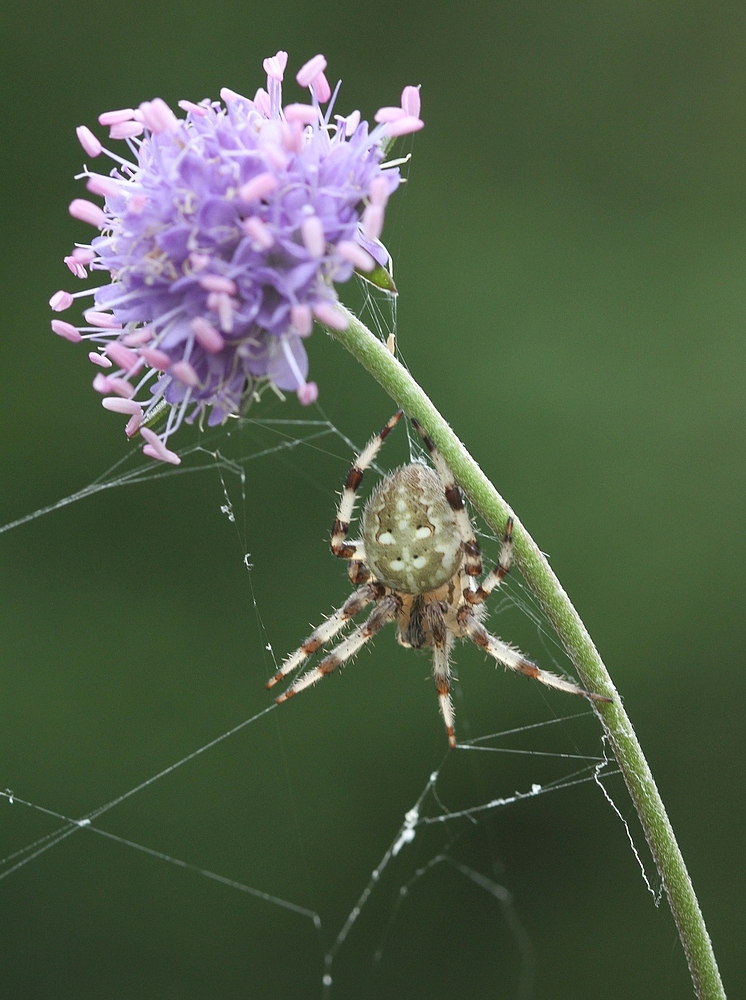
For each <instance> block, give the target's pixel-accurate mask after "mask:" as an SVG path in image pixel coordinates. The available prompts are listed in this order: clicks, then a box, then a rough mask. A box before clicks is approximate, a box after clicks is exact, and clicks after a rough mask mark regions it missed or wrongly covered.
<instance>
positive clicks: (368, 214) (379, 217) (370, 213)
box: [362, 205, 384, 240]
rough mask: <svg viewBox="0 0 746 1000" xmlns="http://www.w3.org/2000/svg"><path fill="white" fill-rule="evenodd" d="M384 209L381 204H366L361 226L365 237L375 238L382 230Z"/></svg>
mask: <svg viewBox="0 0 746 1000" xmlns="http://www.w3.org/2000/svg"><path fill="white" fill-rule="evenodd" d="M383 216H384V211H383V208H382V206H381V205H366V206H365V211H364V212H363V218H362V227H363V233H364V234H365V237H366V239H369V240H377V239H378V237H379V236H380V235H381V233H382V231H383Z"/></svg>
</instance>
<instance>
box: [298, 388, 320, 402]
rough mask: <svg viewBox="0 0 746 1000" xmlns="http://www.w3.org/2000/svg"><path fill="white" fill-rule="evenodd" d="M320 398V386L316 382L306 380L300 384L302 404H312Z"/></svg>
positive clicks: (299, 397)
mask: <svg viewBox="0 0 746 1000" xmlns="http://www.w3.org/2000/svg"><path fill="white" fill-rule="evenodd" d="M318 398H319V387H318V386H317V385H316V383H315V382H304V383H303V385H300V386H298V402H299V403H300V404H301V406H310V405H311V403H315V402H316V400H317V399H318Z"/></svg>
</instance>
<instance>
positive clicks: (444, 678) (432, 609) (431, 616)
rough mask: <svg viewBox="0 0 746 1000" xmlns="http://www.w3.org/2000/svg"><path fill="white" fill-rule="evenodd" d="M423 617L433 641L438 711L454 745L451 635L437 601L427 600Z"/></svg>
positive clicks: (449, 740)
mask: <svg viewBox="0 0 746 1000" xmlns="http://www.w3.org/2000/svg"><path fill="white" fill-rule="evenodd" d="M425 617H426V619H427V624H428V625H429V628H430V633H431V635H432V641H433V677H434V678H435V687H436V690H437V692H438V700H439V702H440V712H441V715H442V716H443V721H444V722H445V724H446V732H447V733H448V742H449V743H450V745H451V747H455V746H456V734H455V731H454V728H453V715H454V713H453V702H452V701H451V667H450V653H451V646H452V645H453V636H452V634H451V633H450V632H449V631H448V628H447V626H446V623H445V619H444V617H443V611H442V609H441V607H440V604H439V602H437V601H429V602H428V603H427V604H426V605H425Z"/></svg>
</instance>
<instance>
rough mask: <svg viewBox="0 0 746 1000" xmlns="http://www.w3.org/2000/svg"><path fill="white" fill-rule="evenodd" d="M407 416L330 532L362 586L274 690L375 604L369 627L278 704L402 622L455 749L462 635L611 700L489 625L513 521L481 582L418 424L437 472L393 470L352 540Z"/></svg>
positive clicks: (357, 467)
mask: <svg viewBox="0 0 746 1000" xmlns="http://www.w3.org/2000/svg"><path fill="white" fill-rule="evenodd" d="M401 416H402V413H401V410H400V411H399V412H398V413H396V414H394V416H393V417H392V418H391V420H389V422H388V423H387V424H386V426H385V427H384V428H383V430H381V431H380V433H379V434H377V435H376V436H375V437H374V438H372V439H371V440H370V441H369V442H368V445H367V446H366V447H365V448H364V450H363V451H362V452H361V453H360V455H359V456H358V457H357V459H356V460H355V462H354V464H353V466H352V468H351V469H350V472H349V474H348V476H347V480H346V482H345V487H344V491H343V492H342V499H341V501H340V504H339V509H338V511H337V519H336V521H335V522H334V527H333V529H332V538H331V546H332V552H333V553H334V555H336V556H338V557H339V558H341V559H348V560H350V568H349V575H350V579H351V580H352V582H353V583H355V584H358V588H357V590H356V591H355V592H354V593H353V594H352V595H351V596H350V597H349V598H348V599H347V601H346V602H345V603H344V604H343V605H342V607H341V608H339V609H338V610H337V611H335V612H334V614H333V615H332V616H331V617H330V618H329V619H328V620H327V621H326V622H324V624H323V625H320V626H319V627H318V628H317V629H316V630H315V631H314V632H312V633H311V635H310V636H309V637H308V638H307V639H306V641H305V642H304V643H303V645H301V646H299V647H298V649H297V650H296V651H295V652H294V653H292V654H291V655H290V656H288V658H287V659H286V660H285V662H284V663H283V664H282V667H281V668H280V669H279V670H278V671H277V673H276V674H275V676H274V677H273V678H272V679H271V680H270V681H269V683H268V685H267V686H268V687H272V685H273V684H276V683H277V682H278V681H279V680H281V679H282V678H283V677H285V676H287V674H289V673H290V672H291V671H292V670H295V669H296V668H297V667H299V666H300V665H301V664H302V663H303V662H304V661H305V660H306V659H307V657H309V656H311V655H312V654H313V653H315V652H316V651H317V650H318V649H320V648H321V647H322V646H324V645H325V644H326V643H328V642H329V641H330V640H331V639H333V638H334V636H335V635H337V634H338V633H339V632H340V631H341V630H342V629H343V628H344V627H345V625H347V624H348V623H349V622H350V621H351V620H352V619H353V618H354V617H355V616H356V615H357V614H358V613H359V612H360V611H362V610H363V608H365V607H366V606H367V605H369V604H371V603H373V604H375V607H374V608H373V611H372V612H371V614H370V615H369V616H368V618H367V620H366V621H365V622H363V624H362V625H359V626H358V627H357V628H356V629H355V630H354V631H353V632H352V633H351V634H350V635H349V636H348V637H347V638H346V639H343V640H342V642H340V643H339V644H338V645H337V646H336V647H335V648H334V649H333V650H332V651H331V652H330V653H329V654H328V655H327V656H325V657H324V659H323V660H322V661H321V662H320V663H319V664H318V666H316V667H314V668H312V669H311V670H307V671H306V672H305V673H304V674H301V676H300V677H298V678H297V679H296V680H295V681H294V682H293V684H291V685H290V687H289V688H288V689H287V691H285V693H284V694H282V695H280V697H279V698H278V699H277V701H278V702H281V701H285V700H286V699H287V698H290V697H291V696H292V695H294V694H298V692H299V691H302V690H303V689H304V688H307V687H309V686H310V685H311V684H315V683H316V682H317V681H319V680H321V678H322V677H324V676H325V675H326V674H330V673H331V672H332V671H333V670H336V668H337V667H339V666H341V665H342V664H343V663H345V662H346V661H347V660H348V659H350V657H351V656H354V654H355V653H356V652H357V651H358V650H359V649H360V648H361V647H362V646H363V645H364V644H365V643H366V642H368V641H369V640H370V639H372V638H373V636H374V635H375V634H376V632H378V631H380V629H382V628H383V626H384V625H386V623H387V622H390V621H396V622H397V625H398V631H397V639H398V641H399V642H400V643H401V645H402V646H407V647H413V648H415V649H424V648H432V650H433V675H434V677H435V686H436V688H437V691H438V697H439V699H440V709H441V712H442V713H443V719H444V721H445V724H446V730H447V732H448V739H449V742H450V744H451V746H452V747H453V746H455V745H456V737H455V734H454V728H453V705H452V704H451V698H450V686H451V671H450V666H449V660H450V651H451V647H452V646H453V643H454V641H455V640H456V639H471V641H472V642H474V643H475V644H476V645H477V646H480V647H481V648H482V649H483V650H484V651H485V653H489V655H490V656H492V657H493V658H494V659H495V660H497V662H498V663H502V664H503V665H504V666H505V667H507V668H508V669H510V670H516V671H518V672H519V673H522V674H526V675H528V676H529V677H533V678H535V679H536V680H538V681H541V682H542V683H543V684H546V685H547V686H548V687H553V688H558V689H559V690H560V691H568V692H570V693H571V694H578V695H582V696H583V697H585V698H590V699H593V700H595V701H609V699H608V698H605V697H604V696H603V695H597V694H593V693H591V692H590V691H584V690H583V689H582V688H580V687H578V686H577V684H573V683H572V681H568V680H566V679H565V678H564V677H557V676H556V675H555V674H550V673H547V671H545V670H541V669H539V667H537V666H536V664H534V663H531V662H530V661H529V660H527V659H526V658H525V657H524V656H523V654H522V653H520V652H518V650H517V649H514V648H513V647H512V646H510V645H508V643H506V642H503V640H502V639H498V638H497V637H496V636H493V635H491V634H490V633H489V632H488V631H487V630H486V629H485V628H484V626H483V625H482V623H481V619H482V617H483V612H484V608H483V602H484V600H485V599H486V598H487V597H488V596H489V594H490V593H491V592H492V590H494V588H495V587H497V586H499V584H500V583H501V582H502V580H503V577H504V576H505V574H506V573H507V572H508V570H509V569H510V561H511V558H512V550H513V541H512V539H513V521H512V519H510V520H509V521H508V525H507V528H506V530H505V537H504V538H503V543H502V547H501V549H500V556H499V559H498V562H497V565H496V566H495V568H494V569H493V570H491V571H490V572H489V573H488V574H487V575H486V576H485V578H484V579H483V580H482V582H481V583H480V584H477V581H476V578H477V577H478V576H480V575H481V573H482V557H481V553H480V550H479V543H478V542H477V540H476V537H475V535H474V529H473V527H472V524H471V520H470V519H469V515H468V514H467V513H466V509H465V507H464V502H463V499H462V498H461V492H460V490H459V488H458V486H457V485H456V483H455V481H454V478H453V475H452V473H451V471H450V469H449V468H448V465H447V464H446V462H445V460H444V459H443V457H442V456H441V455H440V453H439V452H438V451H437V449H436V447H435V445H434V444H433V442H432V441H431V440H430V438H429V437H428V436H427V434H425V432H424V431H423V430H422V428H421V427H420V425H419V424H418V423H417V421H415V420H413V421H412V423H413V424H414V426H415V428H416V429H417V431H418V433H419V434H420V436H421V437H422V439H423V441H424V442H425V445H426V447H427V449H428V451H429V452H430V457H431V459H432V461H433V465H434V466H435V472H433V470H432V469H430V468H429V467H428V466H426V465H422V464H420V463H418V462H413V463H411V464H410V465H404V466H402V467H401V468H399V469H396V470H395V471H394V472H391V473H389V475H388V476H386V477H385V479H383V480H382V482H381V483H379V484H378V486H377V487H376V488H375V490H374V491H373V493H372V495H371V497H370V499H369V500H368V502H367V504H366V505H365V510H364V511H363V518H362V539H361V540H360V541H352V542H350V541H347V531H348V530H349V527H350V519H351V517H352V513H353V510H354V507H355V499H356V495H357V490H358V488H359V486H360V483H361V481H362V478H363V473H364V471H365V470H366V469H367V468H368V466H369V465H370V464H371V462H372V461H373V460H374V458H375V456H376V455H377V454H378V450H379V448H380V447H381V445H382V444H383V442H384V440H385V439H386V437H387V435H388V434H389V432H390V431H391V430H393V428H394V427H395V426H396V424H397V423H398V421H399V418H400V417H401Z"/></svg>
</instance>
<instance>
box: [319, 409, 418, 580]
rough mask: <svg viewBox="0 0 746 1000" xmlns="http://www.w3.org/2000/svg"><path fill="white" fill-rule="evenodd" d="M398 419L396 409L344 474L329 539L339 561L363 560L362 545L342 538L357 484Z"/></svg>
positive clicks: (346, 529)
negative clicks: (345, 475) (340, 494)
mask: <svg viewBox="0 0 746 1000" xmlns="http://www.w3.org/2000/svg"><path fill="white" fill-rule="evenodd" d="M401 417H402V411H401V410H397V412H396V413H395V414H394V415H393V417H392V418H391V419H390V420H389V421H388V422H387V423H386V425H385V426H384V427H382V428H381V430H380V431H379V432H378V434H376V435H375V436H374V437H372V438H371V439H370V441H369V442H368V443H367V445H366V446H365V447H364V448H363V450H362V451H361V452H360V454H359V455H358V456H357V458H356V459H355V461H354V462H353V463H352V468H351V469H350V471H349V472H348V474H347V479H346V480H345V485H344V489H343V490H342V499H341V500H340V501H339V507H338V508H337V517H336V519H335V521H334V526H333V528H332V538H331V547H332V552H333V553H334V555H335V556H337V557H338V558H340V559H354V560H355V561H356V562H363V561H364V559H365V552H364V551H363V544H362V542H346V541H345V538H346V536H347V532H348V531H349V529H350V521H351V520H352V512H353V511H354V509H355V500H356V498H357V491H358V489H359V488H360V483H361V482H362V480H363V473H364V472H365V470H366V469H367V468H368V466H369V465H370V463H371V462H372V461H373V460H374V459H375V457H376V455H377V454H378V452H379V450H380V448H381V445H382V444H383V442H384V441H385V440H386V438H387V437H388V436H389V434H390V433H391V431H392V430H393V429H394V427H396V425H397V424H398V423H399V420H400V419H401Z"/></svg>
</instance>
